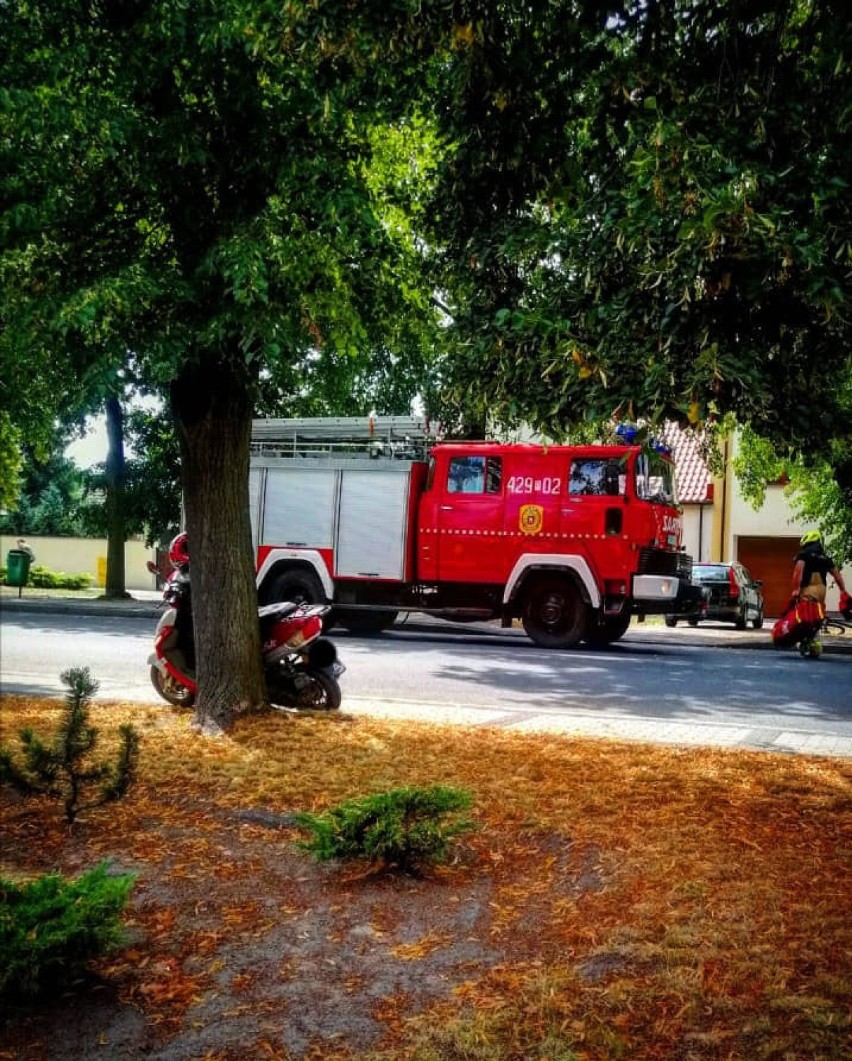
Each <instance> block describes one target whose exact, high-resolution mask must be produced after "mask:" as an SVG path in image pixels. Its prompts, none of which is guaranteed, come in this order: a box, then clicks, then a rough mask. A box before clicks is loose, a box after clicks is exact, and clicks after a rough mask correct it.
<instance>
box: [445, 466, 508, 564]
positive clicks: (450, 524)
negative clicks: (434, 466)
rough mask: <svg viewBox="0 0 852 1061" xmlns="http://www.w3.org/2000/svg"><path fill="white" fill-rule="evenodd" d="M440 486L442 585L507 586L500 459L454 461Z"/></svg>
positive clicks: (448, 467)
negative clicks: (504, 581) (443, 583)
mask: <svg viewBox="0 0 852 1061" xmlns="http://www.w3.org/2000/svg"><path fill="white" fill-rule="evenodd" d="M440 475H441V476H442V477H443V481H442V482H436V483H435V484H434V486H433V489H434V490H435V491H436V502H437V504H436V505H435V516H436V522H437V534H436V538H437V577H438V580H439V581H441V582H445V581H446V582H481V583H489V582H501V581H503V580H504V579H505V577H506V571H505V567H506V563H505V559H504V557H505V549H504V548H503V536H502V533H501V532H502V529H503V463H502V459H501V458H500V457H498V456H494V457H491V456H484V455H481V454H476V455H473V456H454V457H450V458H449V460H448V461H447V463H446V465H443V466H442V468H441V472H440Z"/></svg>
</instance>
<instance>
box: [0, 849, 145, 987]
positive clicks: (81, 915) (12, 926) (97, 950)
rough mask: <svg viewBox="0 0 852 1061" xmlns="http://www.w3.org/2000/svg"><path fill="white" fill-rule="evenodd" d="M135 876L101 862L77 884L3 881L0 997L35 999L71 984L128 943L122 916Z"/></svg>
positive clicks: (51, 878)
mask: <svg viewBox="0 0 852 1061" xmlns="http://www.w3.org/2000/svg"><path fill="white" fill-rule="evenodd" d="M135 879H136V876H135V874H132V873H123V874H113V873H111V872H110V868H109V863H108V862H101V863H100V864H99V865H97V866H95V867H94V869H91V870H89V871H88V872H87V873H84V874H83V875H82V876H81V877H79V878H78V879H77V880H75V881H67V880H65V879H63V878H62V877H61V876H60V875H59V874H58V873H50V874H47V875H45V876H43V877H39V878H38V879H37V880H33V881H30V882H28V883H25V884H16V883H15V882H13V881H9V880H3V879H0V997H8V998H19V999H31V998H34V997H36V996H38V995H40V994H42V993H43V992H45V991H46V990H48V989H52V988H56V987H59V986H62V985H64V984H68V983H69V982H70V981H71V980H73V979H75V978H76V977H79V975H80V974H81V973H82V972H84V970H85V967H86V965H87V963H88V962H89V961H91V960H92V959H93V958H96V957H97V956H98V955H100V954H104V953H106V952H108V951H110V950H113V949H115V948H116V947H118V946H119V945H120V944H121V943H122V942H123V940H124V927H123V924H122V921H121V914H122V912H123V910H124V908H125V906H126V905H127V901H128V899H129V897H130V891H131V889H132V887H133V884H134V881H135Z"/></svg>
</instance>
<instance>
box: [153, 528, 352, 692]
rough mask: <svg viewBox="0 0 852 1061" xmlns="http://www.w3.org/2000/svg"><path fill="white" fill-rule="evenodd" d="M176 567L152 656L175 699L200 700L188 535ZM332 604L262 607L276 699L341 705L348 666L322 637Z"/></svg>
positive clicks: (173, 556) (178, 543)
mask: <svg viewBox="0 0 852 1061" xmlns="http://www.w3.org/2000/svg"><path fill="white" fill-rule="evenodd" d="M169 560H170V561H171V564H172V567H173V571H172V573H171V575H170V576H169V578H168V580H167V581H166V584H165V586H164V587H163V605H162V607H163V609H164V611H163V614H162V616H161V617H160V621H159V622H158V623H157V629H156V631H155V632H154V651H153V652H152V653H151V655H150V656H149V657H148V663H149V664H150V667H151V681H152V682H153V684H154V688H155V689H156V690H157V692H158V693H159V694H160V696H162V698H163V699H164V700H167V701H168V702H169V703H170V704H174V705H175V706H177V707H191V706H192V705H193V703H194V702H195V693H196V681H195V639H194V635H193V626H192V603H191V590H190V582H189V548H188V545H187V536H186V535H185V534H179V535H178V536H177V537H176V538H175V539H174V540H173V541H172V543H171V545H170V546H169ZM151 567H152V568H153V565H151ZM330 610H331V608H330V606H329V605H326V604H294V603H292V602H290V601H283V602H281V603H279V604H267V605H265V606H264V607H262V608H260V609H258V618H259V620H260V643H261V653H262V658H263V673H264V677H265V678H266V688H267V691H268V693H269V699H270V702H271V703H272V704H275V705H276V706H279V707H290V708H296V709H297V710H301V711H306V710H308V711H335V710H337V708H339V707H340V699H341V693H340V684H339V682H338V678H339V677H340V675H341V674H342V673H343V671H344V670H345V669H346V668H345V667H344V666H343V664H342V663H340V662H339V660H338V658H337V649H336V648H335V646H334V643H333V642H332V641H330V640H329V639H328V638H327V637H321V636H320V635H321V634H322V626H323V616H325V615H326V614H327V613H328V612H329V611H330Z"/></svg>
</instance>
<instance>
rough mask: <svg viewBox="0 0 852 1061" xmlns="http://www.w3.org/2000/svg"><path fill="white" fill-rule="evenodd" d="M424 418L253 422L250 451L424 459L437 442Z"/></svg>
mask: <svg viewBox="0 0 852 1061" xmlns="http://www.w3.org/2000/svg"><path fill="white" fill-rule="evenodd" d="M438 437H439V435H438V431H437V430H436V429H435V428H434V427H433V426H432V425H431V424H430V423H429V420H428V419H427V418H426V417H425V416H312V417H296V418H293V419H275V418H270V419H261V420H253V421H252V428H251V452H252V453H253V454H255V455H256V456H264V457H316V456H335V457H350V456H351V457H365V456H369V457H374V458H379V457H385V458H392V459H397V460H423V459H424V458H425V457H426V454H427V451H428V450H429V448H430V447H431V446H432V444H433V443H434V442H436V441H437V440H438Z"/></svg>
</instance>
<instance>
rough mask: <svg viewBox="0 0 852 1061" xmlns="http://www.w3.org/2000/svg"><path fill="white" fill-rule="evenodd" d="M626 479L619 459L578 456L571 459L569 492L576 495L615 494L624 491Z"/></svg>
mask: <svg viewBox="0 0 852 1061" xmlns="http://www.w3.org/2000/svg"><path fill="white" fill-rule="evenodd" d="M625 483H626V479H625V475H624V469H623V468H622V467H621V466H620V464H619V462H618V461H613V460H600V459H599V458H596V457H595V458H585V457H584V458H578V459H577V460H573V461H571V471H570V474H569V476H568V493H569V494H572V495H574V496H578V495H593V496H597V497H607V496H615V495H618V494H623V493H624V487H625Z"/></svg>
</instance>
